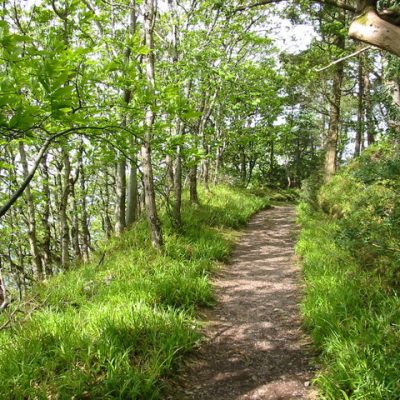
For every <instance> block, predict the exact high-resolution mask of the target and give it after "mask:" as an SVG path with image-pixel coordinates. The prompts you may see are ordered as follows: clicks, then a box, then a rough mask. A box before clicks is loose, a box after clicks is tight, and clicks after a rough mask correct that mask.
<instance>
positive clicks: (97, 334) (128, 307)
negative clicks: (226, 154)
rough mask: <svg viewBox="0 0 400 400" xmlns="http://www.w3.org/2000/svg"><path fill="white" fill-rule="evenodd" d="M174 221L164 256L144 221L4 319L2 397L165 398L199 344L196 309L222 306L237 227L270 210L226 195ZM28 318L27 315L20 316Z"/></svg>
mask: <svg viewBox="0 0 400 400" xmlns="http://www.w3.org/2000/svg"><path fill="white" fill-rule="evenodd" d="M202 204H203V205H202V206H199V207H195V208H190V206H189V205H188V204H186V207H185V210H184V231H183V232H182V233H181V234H178V233H177V232H175V231H174V230H173V229H172V227H168V225H167V222H165V233H166V234H165V242H166V244H165V254H164V255H160V254H158V253H156V252H155V251H154V250H153V249H152V247H151V245H150V243H149V239H148V236H149V235H148V231H147V227H146V224H145V223H144V222H140V223H138V224H137V225H136V226H135V227H134V228H133V229H132V230H130V231H129V232H126V233H125V234H124V235H123V236H122V237H121V238H118V239H117V238H114V239H113V240H112V241H110V242H108V243H105V244H104V246H103V248H102V249H101V251H100V252H99V255H98V259H96V260H93V262H92V263H91V264H89V265H85V266H81V267H76V268H74V269H72V270H70V271H68V272H66V273H63V274H60V275H59V276H57V277H55V278H52V279H51V280H49V281H48V282H45V283H43V284H41V285H40V286H37V287H35V289H34V292H33V294H32V296H31V297H30V298H29V299H28V300H27V301H26V302H25V303H24V304H17V303H14V304H13V305H12V306H10V307H9V309H8V310H7V312H6V313H4V314H3V315H2V316H1V321H0V325H2V324H5V323H7V322H8V320H9V318H11V320H10V325H9V327H8V328H7V329H6V330H3V331H2V332H0V381H1V385H0V398H7V399H22V398H26V399H45V398H47V399H58V398H59V399H66V398H74V399H99V398H101V399H107V398H108V399H111V398H120V399H139V398H141V399H144V398H145V399H156V398H159V396H160V393H161V392H162V389H163V387H164V386H165V384H166V383H165V382H166V381H165V379H166V378H167V377H168V376H170V375H171V373H172V372H173V371H174V369H175V367H176V366H177V365H178V364H179V360H180V358H181V357H182V355H183V354H184V353H185V352H187V351H189V350H190V349H192V348H193V346H194V345H195V344H196V342H197V341H198V340H199V333H198V329H197V328H198V322H197V321H196V319H195V312H194V311H195V308H196V307H198V306H207V305H210V304H212V302H213V293H212V291H211V287H210V283H209V280H208V278H209V275H210V274H211V273H212V271H213V269H214V268H215V266H216V262H217V261H220V260H225V259H226V258H227V257H228V256H229V253H230V249H231V244H232V239H233V237H234V235H233V234H232V232H233V231H232V228H237V227H239V226H240V225H242V224H243V223H245V222H246V221H247V220H248V219H249V217H250V216H251V215H252V214H254V213H255V212H256V211H257V210H259V209H261V208H264V207H266V206H267V205H268V200H267V199H266V198H260V197H256V196H255V195H252V194H250V193H249V192H246V191H243V190H242V191H240V190H236V189H231V188H227V187H218V188H215V189H213V194H208V195H207V194H203V196H202ZM17 310H19V311H17Z"/></svg>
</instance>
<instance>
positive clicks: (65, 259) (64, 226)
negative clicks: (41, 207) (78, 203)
mask: <svg viewBox="0 0 400 400" xmlns="http://www.w3.org/2000/svg"><path fill="white" fill-rule="evenodd" d="M62 157H63V164H64V166H63V169H64V173H63V180H62V195H61V199H60V210H59V215H60V236H61V266H62V267H63V269H67V268H68V264H69V244H70V242H69V226H68V217H67V208H68V200H69V196H70V193H71V185H70V175H71V163H70V160H69V155H68V152H67V150H65V149H63V150H62Z"/></svg>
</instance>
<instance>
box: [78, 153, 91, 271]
mask: <svg viewBox="0 0 400 400" xmlns="http://www.w3.org/2000/svg"><path fill="white" fill-rule="evenodd" d="M82 152H83V148H82V147H81V149H80V152H79V157H80V160H79V161H80V182H79V183H80V189H81V196H82V199H81V224H80V225H81V231H82V257H83V261H84V262H85V263H86V262H88V261H89V254H90V230H89V215H88V210H87V201H86V196H87V190H86V173H85V167H84V165H83V157H82Z"/></svg>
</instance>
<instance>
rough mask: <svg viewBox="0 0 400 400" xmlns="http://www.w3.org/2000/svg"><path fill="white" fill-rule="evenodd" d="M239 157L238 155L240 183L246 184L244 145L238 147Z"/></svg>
mask: <svg viewBox="0 0 400 400" xmlns="http://www.w3.org/2000/svg"><path fill="white" fill-rule="evenodd" d="M239 157H240V180H241V182H242V185H245V184H246V177H247V168H246V165H247V163H246V154H245V152H244V146H240V147H239Z"/></svg>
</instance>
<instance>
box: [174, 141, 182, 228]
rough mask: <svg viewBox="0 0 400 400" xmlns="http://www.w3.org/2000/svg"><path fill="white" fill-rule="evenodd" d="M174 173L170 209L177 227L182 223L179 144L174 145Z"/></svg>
mask: <svg viewBox="0 0 400 400" xmlns="http://www.w3.org/2000/svg"><path fill="white" fill-rule="evenodd" d="M175 154H176V156H175V173H174V195H175V199H174V207H173V210H172V213H173V219H174V223H175V225H176V226H177V227H180V226H181V225H182V215H181V208H182V156H181V146H180V145H178V146H177V147H176V153H175Z"/></svg>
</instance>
